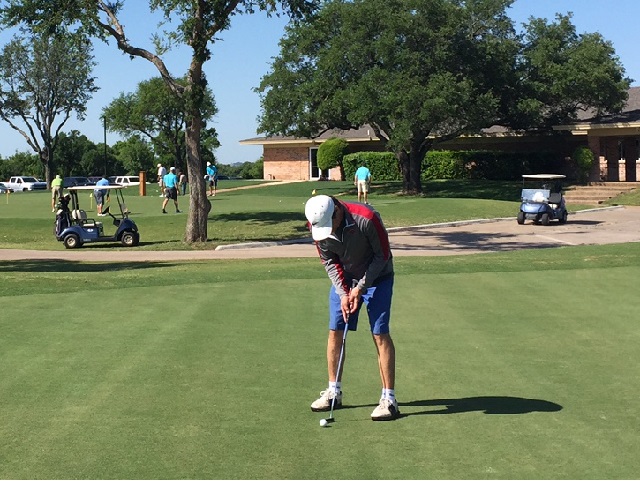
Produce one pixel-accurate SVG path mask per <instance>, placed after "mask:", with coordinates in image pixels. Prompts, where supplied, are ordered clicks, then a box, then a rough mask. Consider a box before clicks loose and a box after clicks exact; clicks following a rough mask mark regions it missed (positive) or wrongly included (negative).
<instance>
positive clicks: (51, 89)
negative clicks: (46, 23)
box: [0, 31, 98, 183]
mask: <svg viewBox="0 0 640 481" xmlns="http://www.w3.org/2000/svg"><path fill="white" fill-rule="evenodd" d="M91 52H92V49H91V45H90V43H89V42H87V41H86V40H85V39H84V38H83V37H82V36H80V35H75V34H70V33H67V32H65V31H59V32H56V33H55V34H49V33H37V34H34V35H31V36H28V37H27V36H18V35H16V36H14V37H13V39H12V40H11V42H9V43H8V44H7V45H5V47H4V48H3V49H2V53H1V55H0V118H2V120H4V121H6V122H7V123H8V124H9V125H10V126H11V128H13V129H14V130H16V131H17V132H19V133H20V134H21V135H22V136H23V137H24V138H25V140H26V141H27V144H28V145H29V147H31V149H32V150H33V151H34V152H35V153H37V154H38V156H39V158H40V162H41V163H42V165H43V167H44V174H45V178H46V181H47V183H50V182H51V171H52V170H53V169H55V162H54V153H55V150H56V147H57V138H58V134H59V133H60V131H61V129H62V127H63V126H64V125H65V123H66V122H67V120H69V118H70V117H71V115H72V114H73V113H75V114H76V116H77V117H78V119H80V120H82V119H84V115H85V112H86V105H87V102H88V101H89V99H90V98H91V94H92V93H94V92H96V91H97V90H98V88H97V87H96V86H95V85H94V78H93V77H91V70H92V68H93V66H94V65H95V63H94V61H93V55H92V53H91ZM17 119H20V120H21V121H22V124H24V127H21V125H19V124H18V123H17V122H16V120H17Z"/></svg>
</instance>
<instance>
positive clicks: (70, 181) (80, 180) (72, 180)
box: [62, 176, 95, 189]
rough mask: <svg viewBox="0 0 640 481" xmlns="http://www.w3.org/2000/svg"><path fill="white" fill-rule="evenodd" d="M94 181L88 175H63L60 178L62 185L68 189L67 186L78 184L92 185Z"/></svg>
mask: <svg viewBox="0 0 640 481" xmlns="http://www.w3.org/2000/svg"><path fill="white" fill-rule="evenodd" d="M94 184H95V182H91V180H89V178H88V177H78V176H75V177H65V178H64V179H63V180H62V187H64V188H65V189H68V188H69V187H75V186H78V185H94Z"/></svg>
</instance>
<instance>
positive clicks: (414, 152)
mask: <svg viewBox="0 0 640 481" xmlns="http://www.w3.org/2000/svg"><path fill="white" fill-rule="evenodd" d="M421 174H422V156H421V155H420V149H419V148H415V147H414V146H413V145H412V146H411V152H409V189H408V192H407V193H408V194H411V195H419V194H422V181H421V179H420V176H421Z"/></svg>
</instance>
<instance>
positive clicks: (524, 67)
mask: <svg viewBox="0 0 640 481" xmlns="http://www.w3.org/2000/svg"><path fill="white" fill-rule="evenodd" d="M511 3H513V0H467V1H463V0H353V1H347V0H332V1H328V2H326V3H325V4H324V6H323V8H322V9H321V10H320V11H319V13H318V14H317V15H316V16H315V17H314V19H313V21H312V22H309V23H305V24H303V23H294V24H292V25H291V26H290V27H288V28H287V31H286V34H285V37H284V38H283V39H282V40H281V42H280V49H281V51H280V54H279V56H278V57H276V59H275V60H274V62H273V64H272V68H271V71H270V73H269V74H267V75H266V76H265V77H263V79H262V81H261V83H260V86H259V87H258V88H257V89H256V90H257V91H258V92H259V93H260V94H261V102H262V114H261V117H260V127H259V129H260V131H262V132H265V133H266V134H267V135H275V134H282V135H297V136H306V137H315V136H317V135H320V134H321V133H323V132H325V131H327V130H329V129H332V128H336V129H342V130H346V129H351V128H357V127H361V126H363V125H366V124H368V125H370V126H371V128H372V130H373V132H374V133H375V135H376V136H377V138H378V139H380V140H381V141H382V142H383V143H384V144H385V146H386V147H387V149H388V150H390V151H392V152H394V153H395V154H396V157H397V159H398V164H399V168H400V171H401V173H402V178H403V191H404V192H405V193H409V194H420V193H421V192H422V185H421V181H420V175H421V169H422V161H423V159H424V157H425V155H426V153H427V152H428V151H429V150H430V149H431V148H433V147H434V146H435V145H437V144H438V143H440V142H443V141H446V140H450V139H452V138H456V137H459V136H460V135H463V134H475V133H478V132H480V131H481V129H483V128H487V127H491V126H492V125H495V124H500V125H504V126H507V127H514V128H532V127H534V128H535V127H541V126H544V125H548V124H549V123H553V122H555V121H557V120H558V119H560V118H561V117H564V118H566V119H567V120H568V119H570V118H572V115H575V112H576V110H577V109H578V108H589V107H597V108H599V109H602V110H609V111H616V110H617V109H619V107H620V106H621V105H622V102H623V101H624V99H625V96H626V91H627V89H628V86H629V80H628V79H623V72H624V69H623V68H622V67H621V65H620V63H619V61H618V60H617V58H615V56H613V54H612V50H611V48H610V45H608V44H607V43H606V42H604V40H602V38H599V37H598V36H597V35H591V36H581V37H579V36H572V32H571V29H569V28H566V27H567V22H568V19H567V18H566V17H562V18H561V20H562V22H563V23H564V24H563V26H562V28H560V29H556V28H555V27H554V25H555V24H552V25H547V24H546V22H545V21H542V20H540V21H532V23H531V24H529V26H527V28H528V30H527V33H526V35H523V36H518V35H516V33H515V29H514V27H513V22H512V21H511V20H510V19H509V18H508V17H507V15H506V8H507V7H508V6H509V5H510V4H511ZM568 24H569V25H570V22H568ZM545 26H546V27H547V28H545ZM552 33H553V34H555V35H556V36H557V37H558V39H559V41H560V43H561V44H562V45H572V47H571V48H568V49H566V50H565V51H564V55H563V56H561V57H559V58H558V59H557V63H556V64H551V65H548V68H545V62H546V61H547V60H548V59H549V55H547V57H546V59H545V57H544V55H545V54H551V53H552V50H551V49H550V50H549V51H546V50H544V49H543V46H545V45H547V43H546V42H547V40H548V38H549V37H551V36H552V35H551V34H552ZM573 33H575V31H573ZM578 59H579V63H580V68H571V67H570V64H571V63H573V62H575V61H576V60H578ZM538 60H539V61H538ZM560 66H561V67H563V68H559V67H560ZM596 72H597V73H596ZM533 74H537V75H538V78H540V79H541V78H543V77H544V78H545V82H546V85H547V86H551V85H554V84H555V87H557V88H558V91H554V90H552V89H546V90H545V89H544V88H542V86H541V85H536V84H535V82H536V80H535V76H534V78H532V77H531V76H532V75H533ZM567 75H568V76H569V77H564V76H567ZM593 78H597V79H598V82H597V84H596V85H592V84H590V82H589V79H593ZM572 85H573V86H575V85H579V86H580V87H581V89H583V90H582V91H581V92H576V91H574V90H572V87H571V86H572ZM565 98H569V99H571V100H570V101H569V102H565V101H564V100H563V99H565ZM569 107H573V109H571V108H569ZM556 114H557V115H556Z"/></svg>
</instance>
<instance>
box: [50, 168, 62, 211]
mask: <svg viewBox="0 0 640 481" xmlns="http://www.w3.org/2000/svg"><path fill="white" fill-rule="evenodd" d="M61 195H62V177H60V174H57V175H56V178H55V179H53V180H52V181H51V212H55V211H56V201H57V200H58V199H59V198H60V196H61Z"/></svg>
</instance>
